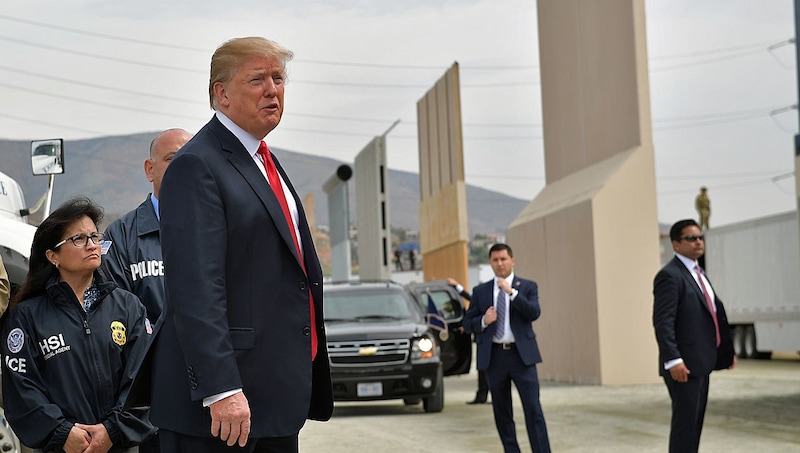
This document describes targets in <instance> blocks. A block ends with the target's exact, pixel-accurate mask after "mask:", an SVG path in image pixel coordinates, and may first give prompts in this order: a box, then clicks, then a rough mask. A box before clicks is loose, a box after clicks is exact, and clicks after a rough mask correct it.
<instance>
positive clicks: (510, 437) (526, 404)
mask: <svg viewBox="0 0 800 453" xmlns="http://www.w3.org/2000/svg"><path fill="white" fill-rule="evenodd" d="M486 379H487V380H488V381H489V390H491V392H492V410H493V411H494V422H495V425H496V426H497V432H498V433H499V434H500V440H501V441H502V442H503V449H504V451H505V452H506V453H518V452H519V451H520V449H519V444H518V443H517V430H516V425H515V424H514V408H513V406H512V402H511V382H514V385H515V386H516V387H517V391H518V392H519V396H520V399H521V400H522V410H523V412H524V413H525V426H526V428H527V430H528V440H529V441H530V443H531V449H532V450H533V452H534V453H550V441H549V439H548V437H547V425H546V424H545V421H544V413H543V412H542V405H541V404H540V403H539V375H538V373H537V371H536V365H525V364H524V363H523V362H522V359H521V358H520V357H519V353H518V352H517V350H516V348H513V349H503V348H502V347H501V346H495V345H492V356H491V359H490V361H489V368H488V369H487V370H486Z"/></svg>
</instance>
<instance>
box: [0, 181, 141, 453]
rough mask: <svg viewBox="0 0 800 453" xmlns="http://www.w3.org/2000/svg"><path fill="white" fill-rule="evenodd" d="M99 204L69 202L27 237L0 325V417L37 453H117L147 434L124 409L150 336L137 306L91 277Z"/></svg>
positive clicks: (99, 239) (96, 272) (96, 258)
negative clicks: (24, 265) (20, 273)
mask: <svg viewBox="0 0 800 453" xmlns="http://www.w3.org/2000/svg"><path fill="white" fill-rule="evenodd" d="M102 218H103V211H102V208H100V207H99V206H97V205H96V204H94V203H93V202H92V201H90V200H89V199H87V198H83V197H79V198H74V199H71V200H68V201H67V202H65V203H64V204H62V205H61V206H60V207H59V208H58V209H56V210H55V211H53V213H52V214H51V215H50V216H49V217H47V218H46V219H45V220H44V221H43V222H42V224H41V225H40V226H39V228H38V229H37V230H36V233H35V235H34V237H33V245H32V246H31V255H30V268H29V271H28V275H27V277H26V279H25V283H24V284H23V285H22V286H21V287H20V290H19V291H18V292H17V294H16V295H15V296H14V297H13V299H12V300H11V303H10V306H9V310H8V313H7V315H6V316H5V318H4V320H3V324H2V334H0V351H2V356H3V362H2V374H3V399H4V403H5V415H6V418H7V419H8V421H9V423H10V424H11V427H12V428H13V429H14V432H15V433H16V434H17V436H18V437H19V438H20V440H21V441H22V443H24V444H25V445H27V446H29V447H32V448H37V449H40V450H39V451H45V452H50V451H57V452H61V451H64V452H67V453H72V452H83V451H84V450H86V449H87V448H89V447H90V446H91V448H92V449H91V451H99V452H123V451H136V450H129V449H130V447H132V446H133V445H136V444H138V443H140V442H141V441H142V440H144V439H145V438H147V437H148V436H150V435H152V434H153V433H154V432H155V428H154V427H153V426H152V425H151V424H150V422H149V421H148V419H147V417H146V411H145V409H143V408H132V409H128V408H126V407H125V406H124V403H125V399H126V397H127V395H128V393H129V391H130V387H131V383H132V381H133V378H134V376H135V374H136V371H137V369H138V367H139V365H140V363H141V360H142V358H143V356H144V352H145V349H146V347H147V343H148V341H147V340H148V336H149V334H150V333H151V332H152V329H151V328H150V325H149V322H148V321H147V317H146V314H145V308H144V306H143V305H142V304H141V302H140V301H139V299H137V298H136V296H134V295H133V294H131V293H129V292H127V291H124V290H122V289H119V288H117V285H116V284H115V283H114V282H113V281H112V280H111V279H109V278H107V277H106V276H105V275H104V274H103V273H102V272H101V271H100V269H99V268H100V263H101V260H100V256H101V247H102V244H103V234H102V233H99V232H98V231H97V225H98V224H99V223H100V221H101V220H102Z"/></svg>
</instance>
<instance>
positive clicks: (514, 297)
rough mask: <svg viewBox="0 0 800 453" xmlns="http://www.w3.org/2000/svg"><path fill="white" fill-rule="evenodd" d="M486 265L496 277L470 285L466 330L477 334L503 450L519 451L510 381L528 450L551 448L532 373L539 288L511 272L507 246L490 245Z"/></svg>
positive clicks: (481, 367) (536, 380)
mask: <svg viewBox="0 0 800 453" xmlns="http://www.w3.org/2000/svg"><path fill="white" fill-rule="evenodd" d="M489 264H490V265H491V266H492V270H493V271H494V275H495V278H494V279H492V280H491V281H488V282H486V283H482V284H480V285H478V286H476V287H475V288H474V289H473V290H472V300H471V301H470V306H469V309H468V310H467V314H466V315H465V316H464V330H465V331H466V332H468V333H474V334H475V343H477V351H478V360H477V365H478V369H479V370H485V371H486V379H487V380H488V382H489V390H491V392H492V409H493V410H494V421H495V424H496V425H497V431H498V433H499V434H500V440H501V441H502V442H503V449H504V450H505V451H506V452H519V451H520V449H519V444H518V443H517V434H516V428H515V425H514V414H513V407H512V403H511V383H512V382H513V383H514V385H516V387H517V391H518V392H519V396H520V399H521V400H522V408H523V411H524V413H525V426H526V427H527V429H528V439H529V440H530V443H531V449H532V450H533V451H534V452H535V453H549V452H550V441H549V439H548V437H547V426H546V424H545V420H544V413H543V412H542V406H541V404H540V402H539V376H538V374H537V372H536V364H537V363H540V362H541V361H542V357H541V355H540V354H539V346H538V344H537V343H536V335H535V334H534V333H533V321H535V320H536V319H538V318H539V315H540V314H541V309H540V307H539V290H538V287H537V285H536V282H534V281H531V280H525V279H521V278H519V277H516V276H515V275H514V254H513V252H512V250H511V247H509V246H508V245H506V244H495V245H493V246H492V248H490V249H489Z"/></svg>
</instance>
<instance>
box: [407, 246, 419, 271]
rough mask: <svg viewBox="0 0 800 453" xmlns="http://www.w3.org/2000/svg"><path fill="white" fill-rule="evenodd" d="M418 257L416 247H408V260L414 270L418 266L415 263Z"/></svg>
mask: <svg viewBox="0 0 800 453" xmlns="http://www.w3.org/2000/svg"><path fill="white" fill-rule="evenodd" d="M416 258H417V254H416V252H414V249H408V262H409V263H410V265H409V267H410V268H411V270H412V271H413V270H415V269H416V268H417V267H416V264H415V263H414V260H415V259H416Z"/></svg>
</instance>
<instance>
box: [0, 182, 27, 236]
mask: <svg viewBox="0 0 800 453" xmlns="http://www.w3.org/2000/svg"><path fill="white" fill-rule="evenodd" d="M23 208H25V197H24V196H23V195H22V190H21V189H20V187H19V184H17V182H16V181H14V179H13V178H12V177H10V176H8V175H7V174H5V173H3V172H1V171H0V217H5V218H7V219H16V221H17V222H24V219H23V218H22V217H21V216H20V215H19V210H20V209H23ZM0 231H3V230H0Z"/></svg>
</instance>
